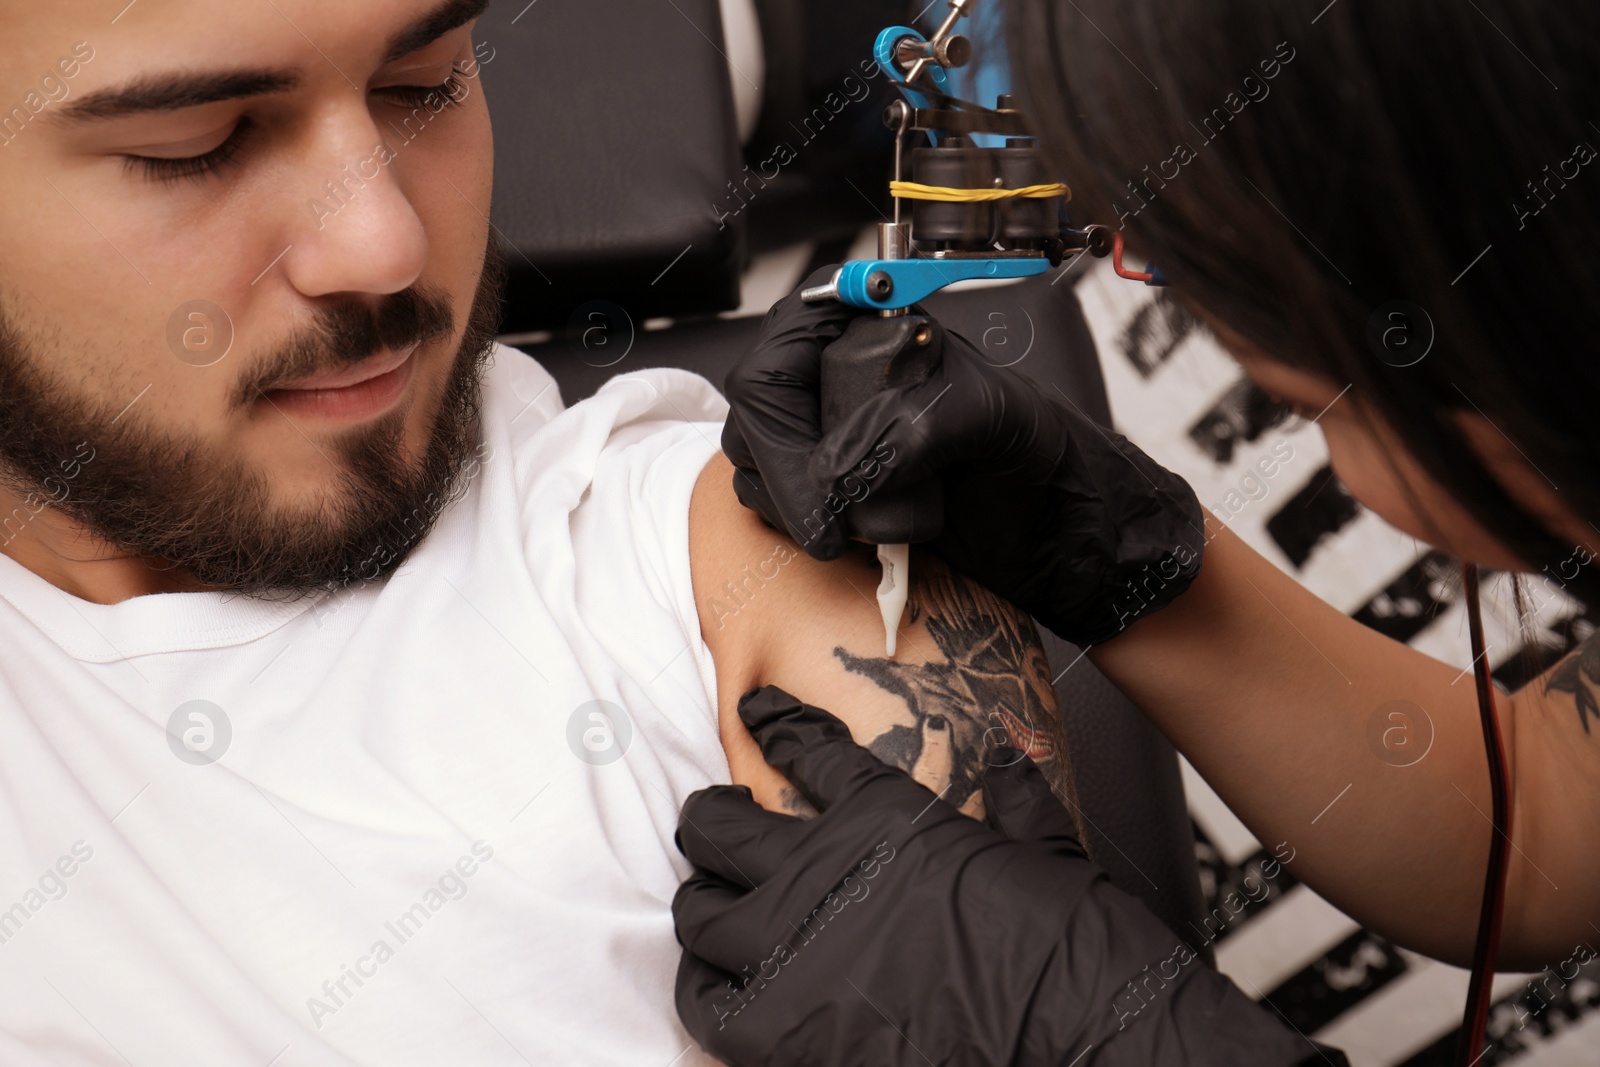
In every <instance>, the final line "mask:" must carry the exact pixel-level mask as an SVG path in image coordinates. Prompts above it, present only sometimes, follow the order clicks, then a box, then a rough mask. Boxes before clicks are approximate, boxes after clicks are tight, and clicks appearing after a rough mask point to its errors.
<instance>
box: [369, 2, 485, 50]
mask: <svg viewBox="0 0 1600 1067" xmlns="http://www.w3.org/2000/svg"><path fill="white" fill-rule="evenodd" d="M488 6H489V0H445V2H444V3H442V4H440V5H439V6H438V7H436V8H434V9H433V10H432V11H431V12H429V13H428V14H426V15H424V16H422V17H421V18H420V19H417V20H416V21H415V22H413V23H412V24H411V25H409V26H407V27H406V28H405V29H403V30H401V31H400V32H399V33H397V34H395V35H394V36H393V37H391V38H389V50H388V52H386V53H385V54H384V57H383V61H384V62H385V63H392V62H394V61H395V60H397V59H399V58H400V57H401V56H407V55H410V54H411V53H412V52H415V51H416V50H417V49H419V48H421V47H423V46H424V45H429V44H432V43H433V42H434V41H437V40H438V39H439V38H441V37H443V36H444V35H445V34H447V33H449V32H450V31H451V30H453V29H455V28H456V27H457V26H464V25H466V24H467V23H469V22H471V21H472V20H473V19H475V18H477V17H478V16H479V15H481V14H483V11H484V9H485V8H486V7H488Z"/></svg>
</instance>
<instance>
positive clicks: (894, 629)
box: [878, 545, 911, 659]
mask: <svg viewBox="0 0 1600 1067" xmlns="http://www.w3.org/2000/svg"><path fill="white" fill-rule="evenodd" d="M878 563H879V564H881V565H882V567H883V580H882V581H881V582H879V583H878V610H879V611H881V612H882V613H883V630H884V633H885V635H886V636H887V638H888V641H887V645H888V649H889V658H890V659H894V649H895V639H896V638H897V637H899V635H900V618H901V616H903V615H904V614H905V611H906V597H907V595H908V594H909V593H910V592H911V546H910V545H879V546H878Z"/></svg>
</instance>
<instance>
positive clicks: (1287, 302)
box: [1007, 0, 1600, 608]
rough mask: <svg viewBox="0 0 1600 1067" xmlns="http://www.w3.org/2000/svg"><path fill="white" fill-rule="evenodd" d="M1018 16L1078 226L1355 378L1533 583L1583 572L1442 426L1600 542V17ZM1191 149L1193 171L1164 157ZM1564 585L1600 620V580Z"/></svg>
mask: <svg viewBox="0 0 1600 1067" xmlns="http://www.w3.org/2000/svg"><path fill="white" fill-rule="evenodd" d="M1007 15H1008V23H1009V37H1008V41H1009V49H1010V52H1011V61H1012V66H1013V72H1014V77H1015V81H1016V87H1017V90H1018V93H1019V95H1020V97H1021V99H1022V101H1023V102H1024V104H1025V106H1026V107H1027V108H1028V110H1029V111H1030V112H1031V113H1032V117H1033V121H1034V123H1035V125H1036V126H1037V127H1038V129H1039V132H1040V134H1041V137H1042V140H1043V143H1044V146H1045V148H1046V150H1047V151H1048V152H1049V153H1050V154H1051V158H1052V162H1053V164H1054V165H1055V167H1056V169H1058V170H1059V172H1060V173H1061V176H1062V177H1063V178H1064V179H1065V180H1067V181H1068V182H1069V184H1071V186H1072V188H1073V194H1074V195H1073V201H1072V203H1071V204H1070V205H1069V209H1070V210H1071V211H1072V213H1073V215H1074V221H1075V223H1077V224H1082V223H1084V222H1090V221H1093V222H1103V223H1107V224H1109V225H1110V226H1112V227H1113V228H1116V227H1118V226H1119V225H1120V226H1122V227H1124V233H1125V235H1126V236H1127V239H1128V241H1129V244H1130V246H1131V247H1136V248H1137V249H1139V250H1140V252H1141V253H1142V254H1143V255H1146V256H1148V258H1150V259H1151V260H1152V261H1154V262H1155V263H1156V264H1157V265H1158V266H1159V267H1160V268H1162V270H1164V271H1165V272H1166V274H1167V275H1168V277H1169V278H1170V279H1171V282H1172V285H1173V287H1174V288H1173V292H1174V293H1175V294H1176V295H1177V296H1179V298H1180V299H1182V300H1183V301H1185V302H1187V303H1190V304H1192V305H1193V306H1194V307H1196V308H1198V309H1204V311H1205V312H1206V313H1207V314H1209V315H1210V316H1212V317H1214V318H1215V319H1216V320H1217V321H1220V322H1222V323H1224V324H1226V325H1227V326H1229V327H1231V328H1232V329H1233V330H1235V331H1236V332H1237V333H1239V334H1240V335H1242V336H1243V337H1244V338H1245V339H1246V340H1248V341H1249V342H1251V343H1253V344H1254V345H1255V346H1257V347H1259V348H1260V349H1261V350H1262V351H1263V352H1265V353H1266V354H1267V355H1269V356H1271V357H1272V358H1274V359H1275V360H1278V361H1281V362H1283V363H1285V364H1288V365H1292V366H1295V367H1298V368H1300V369H1304V370H1310V371H1313V372H1317V373H1320V374H1322V375H1323V376H1325V377H1328V378H1332V379H1334V380H1336V381H1337V382H1341V383H1343V382H1349V383H1353V386H1352V394H1351V395H1354V396H1359V397H1361V398H1362V399H1363V400H1364V401H1365V402H1366V404H1368V405H1370V407H1371V409H1372V410H1374V411H1376V412H1377V413H1378V414H1379V415H1381V416H1382V417H1383V418H1384V420H1385V421H1386V422H1387V423H1388V424H1390V425H1391V426H1392V427H1394V429H1395V430H1396V431H1398V432H1399V434H1400V435H1401V436H1402V438H1403V440H1404V442H1405V444H1406V446H1407V448H1408V449H1409V451H1410V452H1411V453H1412V454H1413V455H1414V456H1415V457H1416V458H1417V459H1418V460H1419V461H1420V462H1421V463H1422V464H1423V466H1424V467H1425V468H1426V469H1427V470H1428V471H1429V472H1430V473H1431V474H1432V475H1433V476H1434V477H1435V478H1436V479H1437V480H1438V481H1439V482H1440V483H1441V484H1442V485H1443V486H1444V487H1445V488H1446V489H1447V490H1448V491H1449V492H1450V493H1451V495H1452V496H1453V497H1454V498H1455V499H1456V500H1457V501H1459V502H1460V503H1462V504H1463V505H1464V506H1465V507H1467V508H1468V509H1469V510H1470V511H1471V512H1472V513H1473V514H1474V515H1475V516H1476V517H1477V518H1478V519H1479V521H1480V522H1481V523H1482V524H1483V525H1484V526H1485V528H1487V529H1488V530H1489V531H1491V532H1492V533H1493V534H1495V535H1496V536H1497V537H1498V538H1499V539H1500V540H1501V541H1502V542H1503V543H1505V544H1506V545H1507V546H1509V547H1510V548H1511V549H1512V550H1513V551H1515V552H1516V553H1517V554H1518V556H1519V557H1521V558H1522V559H1523V560H1525V561H1527V562H1528V563H1530V564H1532V565H1533V567H1534V568H1535V569H1538V568H1541V567H1548V568H1549V573H1550V574H1552V575H1554V574H1555V573H1556V572H1557V569H1558V565H1559V564H1560V563H1562V562H1563V561H1565V560H1568V559H1569V558H1570V557H1572V555H1573V551H1574V546H1573V545H1572V544H1570V543H1569V542H1567V541H1565V540H1563V539H1561V538H1559V537H1558V536H1557V535H1556V534H1555V533H1552V532H1551V531H1550V530H1548V529H1547V528H1546V527H1545V526H1544V525H1543V524H1542V523H1541V522H1540V521H1539V520H1538V519H1536V518H1535V517H1533V516H1532V515H1530V514H1528V513H1527V512H1526V511H1525V510H1524V509H1523V508H1522V507H1520V506H1518V504H1517V503H1516V502H1515V501H1514V500H1513V499H1512V497H1511V496H1510V495H1508V494H1507V493H1506V492H1505V491H1504V489H1502V488H1501V486H1500V485H1499V484H1498V482H1496V481H1495V480H1494V479H1493V478H1492V477H1491V476H1490V475H1489V473H1488V471H1487V470H1486V469H1485V468H1484V466H1483V465H1482V464H1481V463H1479V462H1478V461H1477V459H1476V458H1475V454H1474V453H1473V452H1472V450H1471V449H1470V448H1469V447H1468V445H1467V442H1466V440H1465V438H1464V437H1463V436H1462V433H1461V431H1460V429H1459V428H1458V426H1457V424H1456V423H1455V421H1454V420H1453V417H1452V416H1453V414H1454V413H1456V412H1460V411H1468V412H1471V411H1473V410H1474V409H1477V410H1479V411H1481V413H1482V414H1484V415H1486V416H1487V417H1488V418H1489V419H1490V420H1492V421H1493V423H1494V424H1495V425H1496V426H1497V427H1498V428H1499V430H1500V431H1502V432H1503V433H1504V434H1505V435H1506V437H1507V438H1508V439H1509V440H1510V441H1511V442H1512V443H1514V444H1515V446H1516V448H1517V449H1519V450H1520V451H1521V452H1522V453H1523V454H1524V455H1525V456H1526V457H1527V459H1528V460H1529V462H1530V463H1531V464H1532V465H1533V466H1534V467H1536V468H1537V470H1538V472H1541V473H1539V474H1536V475H1532V476H1533V477H1542V478H1544V479H1546V480H1548V482H1549V483H1550V484H1551V485H1553V486H1555V487H1556V490H1557V494H1558V496H1559V499H1560V500H1561V501H1562V502H1563V504H1564V505H1565V506H1566V507H1567V508H1568V509H1570V510H1571V511H1573V512H1575V513H1576V514H1577V515H1579V516H1580V517H1582V518H1583V519H1585V520H1587V521H1589V522H1590V523H1592V524H1594V525H1596V526H1600V344H1597V343H1596V329H1595V326H1596V318H1597V316H1600V284H1597V276H1600V266H1597V263H1600V217H1597V215H1600V212H1597V205H1600V158H1597V157H1592V156H1591V158H1590V159H1589V161H1587V162H1582V161H1581V157H1583V156H1584V155H1585V153H1586V150H1585V149H1580V148H1579V147H1578V146H1579V145H1586V146H1588V148H1587V151H1588V152H1590V153H1592V152H1593V151H1600V125H1596V124H1597V123H1600V108H1597V107H1596V106H1595V105H1596V103H1597V94H1596V79H1597V71H1600V5H1596V4H1594V3H1588V2H1575V0H1472V2H1470V3H1443V2H1422V0H1334V2H1332V3H1327V2H1326V0H1294V2H1292V3H1286V2H1284V0H1071V2H1069V0H1009V8H1008V12H1007ZM1286 57H1287V58H1286ZM1269 72H1271V73H1273V75H1274V76H1273V77H1271V78H1270V79H1269V78H1268V77H1267V75H1268V73H1269ZM1246 78H1250V79H1251V81H1250V82H1249V83H1248V84H1247V83H1246V82H1245V79H1246ZM1230 94H1231V95H1230ZM1208 120H1209V121H1208ZM1180 144H1187V145H1188V146H1189V147H1190V149H1191V150H1192V151H1193V153H1194V158H1193V159H1192V160H1191V161H1188V162H1186V163H1182V164H1178V163H1176V162H1173V160H1175V158H1176V157H1175V149H1176V148H1177V147H1178V146H1179V145H1180ZM1164 161H1165V162H1164ZM1575 161H1576V162H1575ZM1147 167H1148V168H1149V169H1148V170H1147V169H1146V168H1147ZM1546 168H1548V169H1546ZM1175 170H1176V171H1177V173H1176V175H1175V176H1174V171H1175ZM1574 170H1576V174H1575V175H1574V173H1573V172H1574ZM1562 172H1564V173H1565V175H1566V176H1565V177H1563V176H1562ZM1530 183H1532V184H1531V185H1530ZM1130 284H1131V283H1130ZM1395 301H1408V302H1410V303H1411V304H1413V305H1416V306H1417V307H1420V308H1421V309H1423V311H1424V312H1425V314H1426V316H1427V317H1428V318H1429V319H1431V323H1432V327H1433V329H1434V331H1435V332H1436V337H1435V339H1434V341H1433V347H1432V350H1431V351H1430V352H1429V353H1428V355H1427V356H1426V357H1425V358H1423V359H1422V360H1421V361H1420V362H1418V363H1415V364H1413V365H1410V366H1395V365H1393V364H1394V363H1396V362H1401V361H1403V360H1402V359H1400V358H1399V354H1400V353H1401V352H1403V351H1405V350H1404V349H1401V348H1399V347H1398V346H1395V347H1394V348H1393V349H1392V350H1391V349H1388V348H1384V347H1383V340H1382V339H1383V331H1384V329H1385V328H1387V327H1388V326H1389V325H1390V324H1391V323H1393V324H1399V325H1401V326H1407V325H1409V327H1410V331H1411V336H1410V339H1411V341H1412V343H1413V345H1416V344H1418V343H1421V342H1422V341H1423V340H1424V338H1423V333H1424V332H1425V330H1426V323H1425V322H1424V321H1423V320H1422V319H1421V318H1420V317H1419V316H1417V315H1416V314H1415V313H1413V314H1412V315H1411V319H1412V320H1413V321H1410V322H1409V323H1408V322H1407V320H1406V319H1393V320H1390V319H1388V318H1387V317H1386V316H1387V312H1385V315H1384V316H1380V317H1379V319H1378V320H1376V325H1377V329H1376V330H1375V331H1372V332H1373V333H1374V334H1375V337H1372V338H1369V327H1370V326H1372V325H1374V322H1375V320H1374V315H1375V313H1376V312H1379V311H1380V310H1381V309H1384V307H1385V305H1389V304H1391V303H1392V302H1395ZM1404 336H1405V334H1404V331H1402V332H1400V333H1395V334H1394V335H1393V336H1392V337H1391V338H1390V340H1392V341H1399V340H1400V339H1402V337H1404ZM1374 340H1376V341H1377V342H1378V343H1377V344H1376V345H1375V344H1374V343H1373V341H1374ZM1409 351H1410V352H1411V353H1412V354H1413V355H1414V354H1415V353H1416V352H1417V351H1420V349H1418V348H1416V347H1412V348H1411V349H1410V350H1409ZM1380 352H1382V353H1384V354H1386V355H1387V359H1385V358H1380ZM1596 536H1597V539H1600V533H1597V535H1596ZM1571 569H1572V565H1571V564H1569V565H1568V566H1567V568H1566V570H1567V571H1568V573H1570V572H1571ZM1568 591H1569V592H1571V593H1573V594H1574V595H1576V596H1578V597H1580V598H1581V599H1583V600H1584V601H1585V602H1586V603H1587V604H1588V605H1589V606H1590V607H1591V608H1595V607H1600V562H1597V563H1595V564H1592V565H1589V566H1586V567H1583V568H1582V569H1581V571H1580V573H1579V575H1578V577H1577V578H1575V579H1573V580H1572V581H1571V582H1570V583H1569V589H1568Z"/></svg>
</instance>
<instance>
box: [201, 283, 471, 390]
mask: <svg viewBox="0 0 1600 1067" xmlns="http://www.w3.org/2000/svg"><path fill="white" fill-rule="evenodd" d="M454 333H455V316H454V315H453V314H452V313H451V310H450V304H449V302H448V301H447V300H446V299H445V298H444V296H443V295H442V294H440V293H438V292H437V291H428V290H423V289H419V288H416V287H412V288H409V289H404V290H401V291H400V292H398V293H391V294H389V295H388V296H385V297H383V298H382V300H381V301H380V302H379V303H378V304H377V305H376V306H370V305H364V304H360V303H346V304H339V305H336V306H334V307H330V308H324V309H320V310H319V311H318V312H317V318H316V321H315V322H313V323H312V324H310V325H309V326H305V327H302V328H301V329H299V330H297V331H296V332H295V334H294V336H292V337H291V338H290V339H289V340H288V342H286V343H285V344H284V345H283V346H282V347H280V348H279V349H278V351H277V352H276V353H274V354H273V355H271V356H268V357H266V358H264V359H263V360H262V361H261V363H260V366H258V367H254V368H251V370H250V371H248V372H247V373H246V374H245V376H244V377H243V378H242V379H240V381H239V383H238V384H237V385H236V386H235V387H234V389H233V394H232V397H231V399H230V405H229V406H230V408H231V409H233V410H238V409H241V408H245V407H248V406H249V405H250V404H252V403H254V402H255V401H256V400H257V399H258V398H259V397H260V396H261V395H262V394H263V393H266V392H270V391H271V390H273V389H277V388H283V387H286V386H290V385H293V384H294V383H295V382H298V381H302V380H304V379H306V378H309V377H311V376H312V375H314V374H324V373H330V372H337V371H341V370H344V369H345V368H347V367H352V366H355V365H356V364H358V363H362V362H364V361H366V360H368V359H370V358H372V357H373V356H375V355H377V354H378V353H379V352H380V351H382V350H383V349H384V348H386V347H387V348H390V349H393V350H394V351H401V350H403V349H405V348H407V347H409V346H411V345H414V344H415V345H421V344H427V343H428V342H430V341H436V340H441V339H443V338H447V337H450V336H452V335H453V334H454Z"/></svg>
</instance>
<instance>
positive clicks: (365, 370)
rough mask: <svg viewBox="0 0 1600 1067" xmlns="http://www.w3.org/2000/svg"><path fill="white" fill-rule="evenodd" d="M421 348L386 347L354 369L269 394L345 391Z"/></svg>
mask: <svg viewBox="0 0 1600 1067" xmlns="http://www.w3.org/2000/svg"><path fill="white" fill-rule="evenodd" d="M418 347H420V342H413V343H411V344H409V345H407V346H406V347H404V348H401V349H393V348H389V347H387V346H386V347H384V348H383V349H382V350H381V351H379V352H378V353H377V354H376V355H372V356H369V357H368V358H366V359H364V360H362V361H361V362H360V363H357V364H356V365H355V366H353V367H346V368H345V369H344V370H341V371H332V372H328V373H324V374H314V375H312V376H311V377H309V378H302V379H301V380H300V381H298V382H294V383H292V384H289V385H277V386H273V387H272V388H271V389H269V390H268V392H273V393H276V392H279V391H282V392H300V391H304V390H318V389H345V388H348V387H349V386H352V385H359V384H360V383H362V382H365V381H369V380H371V379H373V378H377V377H379V376H380V375H384V374H388V373H389V372H390V371H392V370H394V369H395V368H396V367H398V366H400V365H401V364H402V363H404V362H405V361H406V360H408V359H410V358H411V354H412V353H413V352H415V351H416V350H417V349H418Z"/></svg>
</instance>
